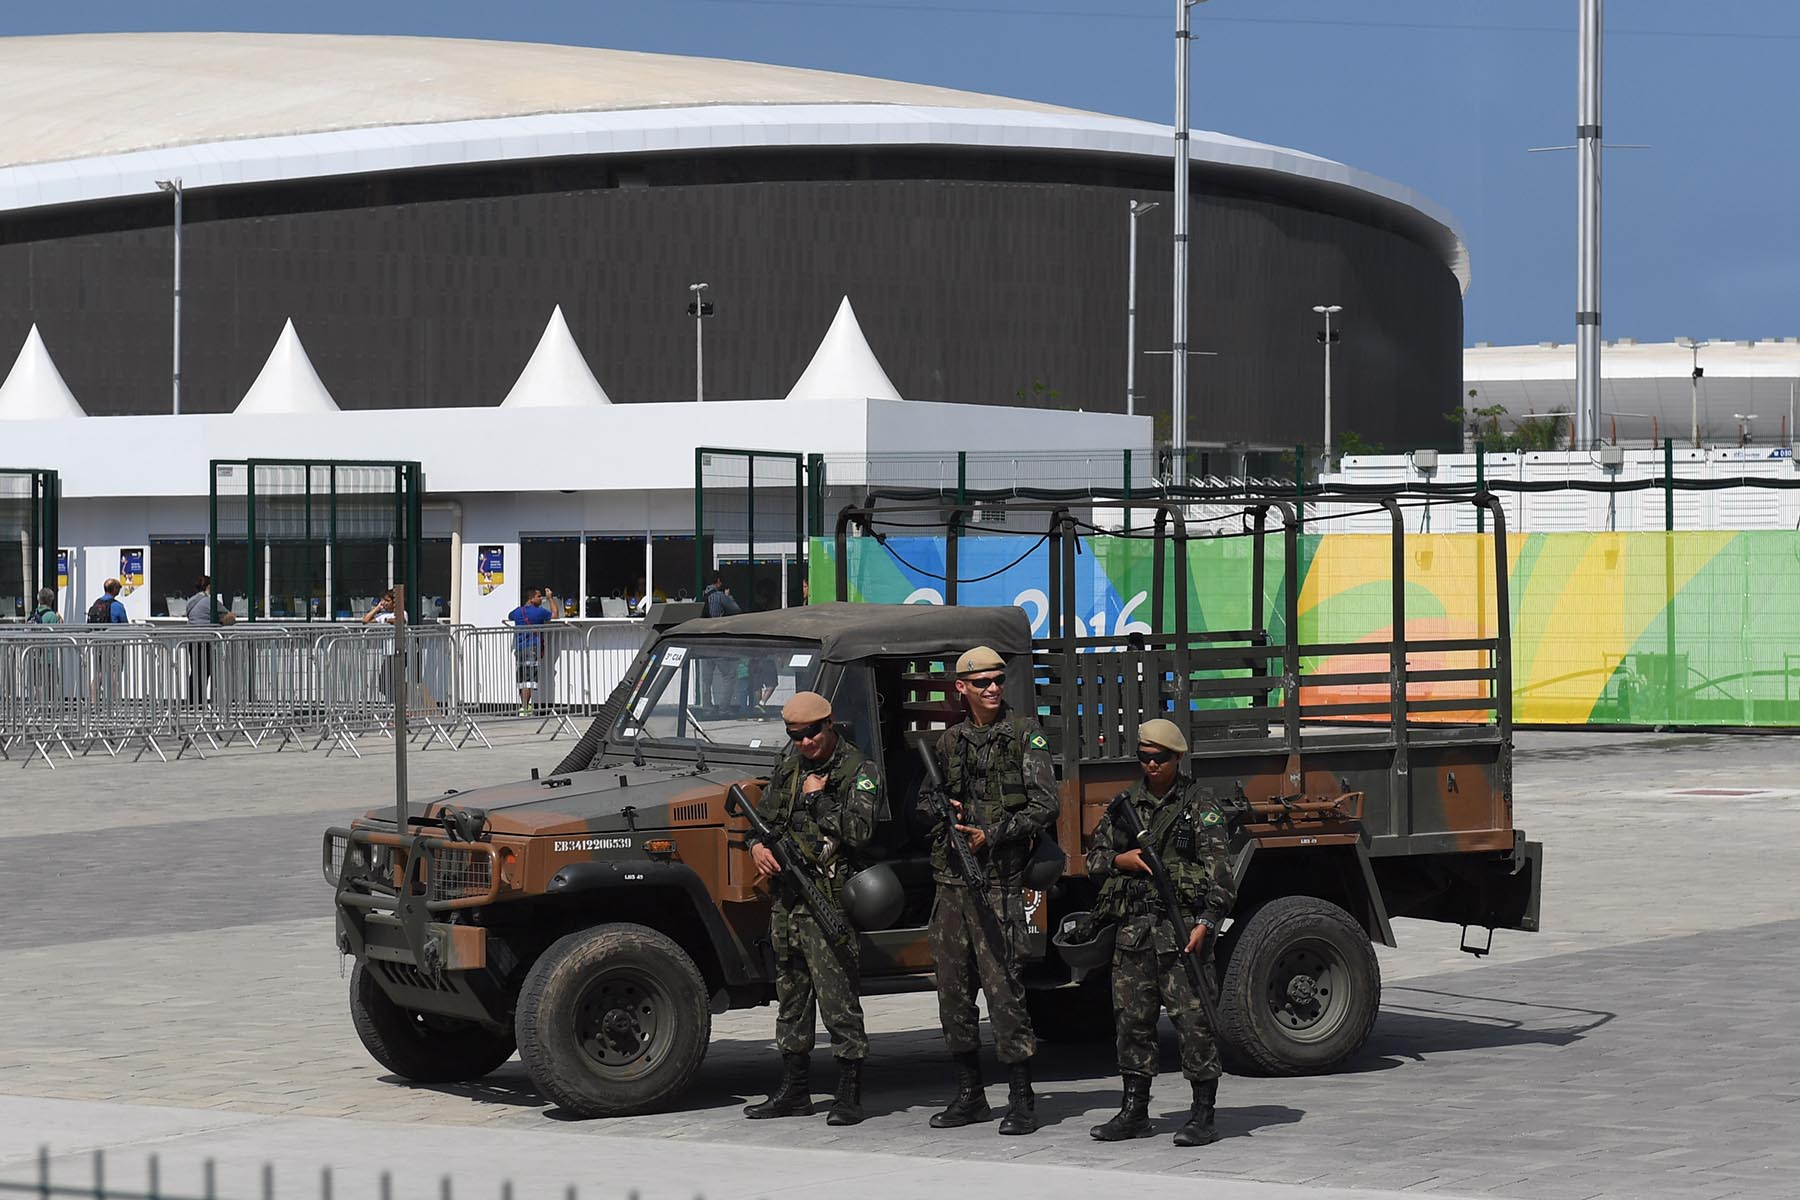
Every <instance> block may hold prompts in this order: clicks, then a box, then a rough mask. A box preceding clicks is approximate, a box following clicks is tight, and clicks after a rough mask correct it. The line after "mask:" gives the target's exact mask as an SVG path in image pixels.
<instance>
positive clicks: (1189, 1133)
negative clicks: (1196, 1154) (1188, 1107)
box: [1175, 1079, 1219, 1146]
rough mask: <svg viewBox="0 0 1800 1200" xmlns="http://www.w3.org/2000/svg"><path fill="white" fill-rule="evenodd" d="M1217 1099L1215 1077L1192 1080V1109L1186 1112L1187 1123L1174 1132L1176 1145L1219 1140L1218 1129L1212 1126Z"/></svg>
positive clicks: (1197, 1144) (1217, 1085)
mask: <svg viewBox="0 0 1800 1200" xmlns="http://www.w3.org/2000/svg"><path fill="white" fill-rule="evenodd" d="M1218 1099H1219V1081H1218V1080H1217V1079H1200V1080H1196V1081H1195V1082H1194V1110H1193V1111H1192V1112H1190V1113H1189V1114H1188V1119H1187V1124H1186V1125H1183V1126H1182V1127H1181V1128H1180V1129H1179V1130H1177V1131H1176V1133H1175V1144H1176V1145H1177V1146H1206V1145H1210V1144H1211V1143H1213V1142H1216V1141H1218V1140H1219V1131H1218V1130H1216V1129H1214V1128H1213V1105H1214V1104H1216V1103H1217V1102H1218Z"/></svg>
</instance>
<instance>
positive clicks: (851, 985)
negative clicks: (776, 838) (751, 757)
mask: <svg viewBox="0 0 1800 1200" xmlns="http://www.w3.org/2000/svg"><path fill="white" fill-rule="evenodd" d="M816 774H823V775H825V776H826V784H825V787H824V789H823V790H821V791H818V792H814V793H813V794H812V795H811V796H808V795H807V794H806V793H805V791H803V790H802V789H803V787H804V786H805V781H806V777H807V776H808V775H816ZM756 807H757V811H758V812H759V813H761V814H762V817H763V820H765V821H767V822H768V823H769V829H770V831H771V832H773V833H775V834H776V835H780V834H782V833H786V834H788V835H789V836H790V837H791V838H793V840H794V844H795V845H796V846H798V847H799V849H800V853H801V854H802V855H804V856H805V857H806V858H808V859H810V860H811V861H813V862H815V863H816V862H818V860H819V859H820V858H821V857H823V855H824V853H825V842H826V840H827V839H831V840H833V841H835V842H836V843H837V852H836V853H835V854H834V855H833V856H832V858H831V861H830V862H829V863H828V864H827V865H826V866H825V868H824V869H823V870H822V871H820V872H818V874H817V875H816V876H815V878H814V882H816V883H817V884H818V885H819V890H820V891H821V892H823V893H824V894H825V897H826V898H827V899H828V900H830V901H831V902H832V903H833V904H839V903H840V901H839V899H838V890H839V889H840V888H842V887H843V884H844V880H846V879H848V878H849V877H850V875H851V873H852V872H853V871H854V869H855V868H854V865H853V864H852V862H851V861H850V860H851V858H852V856H853V852H854V851H857V850H860V849H862V848H863V847H864V846H867V845H868V844H869V840H870V838H872V837H873V836H874V833H875V815H876V813H877V812H878V811H879V809H880V807H881V781H880V780H879V779H877V778H876V775H875V772H874V770H873V769H872V768H870V767H869V766H868V763H867V760H865V759H864V758H863V755H862V751H860V750H858V749H857V748H856V747H855V746H853V745H851V744H850V742H849V740H848V739H846V738H844V737H842V736H840V737H839V738H838V743H837V748H836V749H835V750H833V751H832V752H831V756H830V757H829V758H827V759H825V761H824V762H821V763H812V762H807V761H806V760H805V759H803V758H801V756H800V755H799V754H798V753H790V754H788V755H787V756H786V757H784V758H783V759H782V760H781V762H780V763H779V764H777V765H776V767H775V772H774V774H773V775H772V776H771V777H770V779H769V785H768V786H767V787H765V788H764V789H763V794H762V800H761V802H760V803H758V805H757V806H756ZM760 840H761V839H759V838H757V836H756V835H755V833H754V832H752V833H751V835H750V838H749V840H748V844H749V845H750V846H751V847H754V846H756V844H757V843H758V842H759V841H760ZM769 941H770V944H771V945H772V946H773V947H774V950H775V999H776V1004H777V1007H776V1013H775V1044H776V1045H777V1046H778V1047H779V1048H780V1049H781V1051H782V1052H783V1053H784V1054H809V1053H811V1052H812V1048H813V1040H814V1027H815V1025H816V1023H817V1015H819V1014H823V1016H824V1018H825V1028H826V1029H828V1030H829V1031H830V1032H831V1052H832V1054H833V1055H835V1056H836V1057H837V1058H838V1059H840V1060H843V1061H853V1062H854V1061H860V1060H862V1059H863V1058H866V1057H867V1056H868V1053H869V1038H868V1035H867V1034H866V1033H865V1032H864V1031H863V1012H862V1003H861V1002H860V1001H859V1000H858V999H857V991H858V978H857V973H856V965H857V964H856V959H857V946H856V945H855V944H854V943H852V944H851V945H849V946H844V947H835V946H833V944H832V941H831V939H830V938H829V937H827V936H826V935H825V932H824V931H823V930H822V929H820V928H819V923H818V921H817V920H815V919H814V918H813V915H812V911H811V910H810V909H808V908H807V907H806V903H805V901H803V900H801V899H800V897H799V895H798V894H797V893H796V892H795V890H794V889H792V888H789V887H785V886H783V885H782V883H781V877H780V876H776V877H775V904H774V908H773V909H772V910H771V912H770V914H769ZM815 1010H816V1011H815Z"/></svg>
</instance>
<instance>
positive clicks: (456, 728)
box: [0, 622, 643, 768]
mask: <svg viewBox="0 0 1800 1200" xmlns="http://www.w3.org/2000/svg"><path fill="white" fill-rule="evenodd" d="M408 637H409V644H410V647H411V654H410V655H409V656H408V658H409V662H408V670H407V672H406V675H407V678H406V679H405V681H404V685H402V683H401V681H400V680H399V679H398V678H397V675H398V668H397V661H398V656H397V655H396V654H395V651H394V634H393V630H392V628H391V627H388V626H379V625H370V626H364V625H349V626H345V625H299V626H279V625H268V624H262V623H258V624H256V625H253V626H246V627H217V626H150V625H128V626H96V627H88V626H80V625H77V626H65V625H55V626H35V625H14V626H0V759H8V760H15V759H17V760H22V761H23V764H24V765H26V766H29V765H31V764H32V763H34V762H42V763H44V764H46V765H48V766H50V767H51V768H54V767H55V766H56V761H57V759H58V758H59V757H61V758H64V759H68V760H73V759H75V758H76V757H77V756H78V755H79V756H88V755H92V754H95V753H104V754H106V755H108V756H112V757H116V756H118V755H120V754H123V753H125V752H127V751H131V750H133V749H135V754H134V755H133V761H137V760H139V759H142V758H143V757H144V756H145V755H146V754H149V755H153V756H155V757H156V758H157V759H159V760H161V761H164V762H167V761H168V760H169V759H170V757H171V755H172V756H173V757H175V758H180V757H182V756H184V755H186V754H188V753H190V752H191V753H193V754H196V755H198V756H200V757H202V758H204V757H205V756H206V752H207V751H208V750H219V749H222V748H225V747H227V746H231V745H233V744H241V745H248V746H251V747H257V748H263V747H268V746H272V747H273V748H274V749H275V750H277V751H279V750H283V749H286V748H288V747H290V746H292V747H296V748H299V749H319V748H321V747H324V748H326V753H327V754H330V753H332V752H334V751H338V750H343V751H347V752H348V753H350V754H353V755H357V756H360V754H361V751H360V750H359V749H358V748H357V744H358V742H359V741H360V740H361V739H363V738H369V737H375V738H387V739H391V738H392V737H393V721H394V699H395V696H396V695H397V694H398V693H397V689H398V688H399V687H400V686H405V687H406V688H407V692H406V695H407V717H408V736H409V737H410V738H412V739H413V740H415V741H416V742H417V743H419V744H420V747H421V748H428V747H430V746H433V745H442V746H444V747H445V748H447V749H452V750H459V749H462V748H463V747H464V746H466V745H467V744H468V743H469V742H470V741H476V742H479V743H480V744H482V745H488V744H489V743H488V739H487V737H486V736H485V734H484V733H483V732H482V726H483V724H484V723H489V724H491V723H492V722H496V721H507V720H516V721H522V722H527V723H535V725H536V732H537V733H539V734H541V733H543V732H545V731H546V730H549V731H550V737H551V738H552V740H554V739H555V738H556V737H558V736H560V735H561V734H563V733H568V734H571V735H574V734H575V733H576V732H577V722H579V721H581V720H582V719H584V718H587V717H591V716H592V715H593V714H595V713H597V712H598V711H599V710H600V707H601V706H602V705H603V704H604V703H605V702H606V699H607V697H608V696H609V695H610V694H611V692H612V690H613V688H614V687H615V686H617V684H618V683H619V681H620V679H621V678H623V676H624V673H625V670H626V668H627V667H628V666H629V665H630V662H631V660H632V657H633V655H634V654H635V653H636V652H637V649H638V646H639V643H640V641H641V640H642V637H643V626H642V624H641V623H638V622H628V623H618V624H611V623H602V624H591V625H570V624H563V623H560V622H558V623H553V624H550V625H544V626H535V627H532V628H530V629H516V628H512V627H502V628H496V629H482V628H475V627H472V626H451V625H422V626H413V627H411V628H410V630H409V631H408ZM527 689H528V690H527Z"/></svg>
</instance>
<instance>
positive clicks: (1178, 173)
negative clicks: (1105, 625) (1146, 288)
mask: <svg viewBox="0 0 1800 1200" xmlns="http://www.w3.org/2000/svg"><path fill="white" fill-rule="evenodd" d="M1202 2H1203V0H1175V266H1174V276H1175V288H1174V292H1175V294H1174V296H1173V304H1174V312H1173V313H1172V314H1171V318H1170V322H1169V331H1170V339H1169V340H1170V344H1171V353H1170V355H1169V365H1170V377H1171V378H1170V382H1171V384H1172V388H1171V396H1170V412H1169V416H1170V422H1169V423H1170V426H1171V428H1170V430H1169V440H1170V441H1171V442H1172V443H1173V444H1174V446H1175V462H1174V470H1173V471H1172V472H1171V479H1172V481H1173V482H1174V484H1175V485H1176V486H1177V487H1180V486H1182V485H1183V484H1185V483H1187V385H1188V355H1187V345H1188V274H1187V269H1188V188H1189V186H1190V185H1191V182H1192V181H1191V180H1190V178H1189V171H1188V40H1189V38H1188V9H1190V8H1192V7H1193V6H1194V5H1195V4H1198V3H1202Z"/></svg>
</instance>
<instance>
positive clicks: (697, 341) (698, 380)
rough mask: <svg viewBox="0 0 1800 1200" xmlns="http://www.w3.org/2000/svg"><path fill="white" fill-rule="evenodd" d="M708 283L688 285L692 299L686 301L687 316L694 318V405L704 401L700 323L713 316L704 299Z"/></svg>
mask: <svg viewBox="0 0 1800 1200" xmlns="http://www.w3.org/2000/svg"><path fill="white" fill-rule="evenodd" d="M711 286H712V285H711V284H710V283H690V284H688V291H690V292H692V293H693V294H694V298H693V299H692V300H690V301H688V307H687V310H688V316H690V317H692V318H694V403H696V404H698V403H700V402H701V401H703V400H705V399H706V353H705V349H704V347H703V346H702V345H701V334H700V329H701V326H700V322H701V321H703V320H705V319H706V318H707V317H710V316H712V315H713V306H712V303H711V302H710V301H709V300H707V299H706V297H705V292H706V289H707V288H709V287H711Z"/></svg>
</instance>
